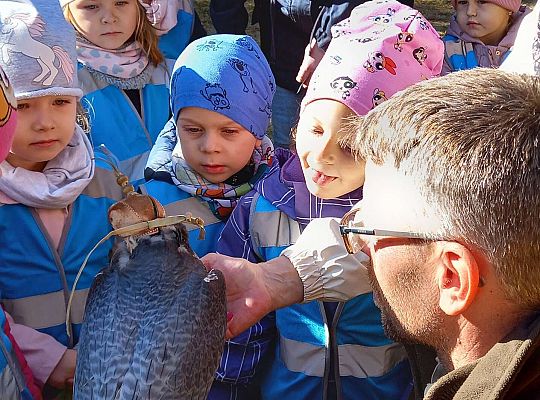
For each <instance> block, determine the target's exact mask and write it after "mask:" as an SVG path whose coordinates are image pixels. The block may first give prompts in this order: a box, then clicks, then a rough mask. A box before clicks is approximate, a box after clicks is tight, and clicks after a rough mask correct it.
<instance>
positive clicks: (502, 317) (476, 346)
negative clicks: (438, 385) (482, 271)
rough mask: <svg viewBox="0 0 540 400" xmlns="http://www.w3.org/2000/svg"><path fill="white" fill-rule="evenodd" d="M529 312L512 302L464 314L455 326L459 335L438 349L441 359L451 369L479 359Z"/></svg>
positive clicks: (458, 318) (524, 318)
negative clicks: (443, 347)
mask: <svg viewBox="0 0 540 400" xmlns="http://www.w3.org/2000/svg"><path fill="white" fill-rule="evenodd" d="M494 310H497V311H496V312H494ZM475 311H480V310H475ZM529 315H530V314H526V313H524V312H523V311H522V310H521V309H519V308H518V307H517V306H515V305H513V304H510V303H509V302H508V303H506V304H501V303H499V304H493V305H492V306H491V307H490V309H489V310H484V311H483V312H470V313H467V314H466V315H460V316H458V317H457V321H455V323H456V324H457V325H456V326H455V329H454V331H455V332H456V335H455V339H451V340H452V341H448V342H447V346H446V349H438V350H437V355H438V357H439V360H440V361H441V363H442V364H443V366H444V367H445V369H446V370H447V371H451V370H454V369H458V368H460V367H463V366H465V365H467V364H470V363H472V362H475V361H476V360H478V359H479V358H481V357H483V356H484V355H486V354H487V353H488V352H489V350H491V349H492V348H493V346H495V345H496V344H497V343H498V342H500V341H502V340H503V339H504V338H505V337H506V336H508V335H509V334H510V333H511V332H512V331H513V330H514V329H515V328H516V327H517V326H519V325H520V324H521V323H523V321H524V320H526V319H527V317H528V316H529Z"/></svg>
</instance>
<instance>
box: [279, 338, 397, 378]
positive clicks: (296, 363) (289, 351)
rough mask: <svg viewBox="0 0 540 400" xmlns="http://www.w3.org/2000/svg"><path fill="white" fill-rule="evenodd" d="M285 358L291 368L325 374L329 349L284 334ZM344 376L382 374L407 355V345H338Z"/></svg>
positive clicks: (283, 348)
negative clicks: (326, 355) (327, 350)
mask: <svg viewBox="0 0 540 400" xmlns="http://www.w3.org/2000/svg"><path fill="white" fill-rule="evenodd" d="M280 353H281V359H282V361H283V362H284V363H285V365H286V366H287V369H289V371H294V372H301V373H303V374H305V375H308V376H317V377H321V378H322V377H324V367H325V354H326V348H325V347H322V346H315V345H312V344H310V343H305V342H299V341H296V340H292V339H287V338H285V337H283V336H281V337H280ZM338 353H339V373H340V375H341V376H354V377H356V378H370V377H377V376H382V375H384V374H386V373H388V372H389V371H390V370H391V369H392V368H394V367H395V366H396V365H397V364H398V363H399V362H400V361H402V360H404V359H406V358H407V354H406V352H405V349H404V348H403V346H401V345H400V344H397V343H391V344H388V345H385V346H377V347H368V346H362V345H358V344H343V345H339V346H338Z"/></svg>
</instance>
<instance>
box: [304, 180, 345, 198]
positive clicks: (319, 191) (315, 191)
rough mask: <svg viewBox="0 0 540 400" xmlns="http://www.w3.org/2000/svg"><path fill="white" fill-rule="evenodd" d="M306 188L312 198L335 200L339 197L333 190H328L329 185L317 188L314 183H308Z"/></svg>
mask: <svg viewBox="0 0 540 400" xmlns="http://www.w3.org/2000/svg"><path fill="white" fill-rule="evenodd" d="M307 188H308V190H309V193H311V194H312V195H313V196H316V197H318V198H319V199H335V198H336V197H339V196H341V194H340V193H337V194H336V190H335V188H330V187H329V185H327V186H319V185H317V184H316V183H312V182H308V183H307ZM342 194H344V193H342Z"/></svg>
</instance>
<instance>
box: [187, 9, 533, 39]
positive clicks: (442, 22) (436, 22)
mask: <svg viewBox="0 0 540 400" xmlns="http://www.w3.org/2000/svg"><path fill="white" fill-rule="evenodd" d="M218 1H219V0H218ZM208 2H209V0H195V5H196V8H197V11H198V13H199V15H200V17H201V20H202V21H203V24H204V25H205V27H206V28H207V30H208V32H209V33H214V32H215V31H214V30H213V28H212V22H211V21H210V17H209V16H208ZM523 3H524V4H528V5H529V6H532V5H534V4H535V3H536V0H525V1H523ZM246 5H247V8H248V10H249V11H251V10H252V9H253V0H247V1H246ZM415 7H416V8H417V9H418V10H420V12H421V13H422V14H424V16H425V17H426V18H427V19H428V20H429V21H430V22H431V23H432V25H433V26H434V27H435V29H437V31H439V33H441V34H444V32H445V30H446V27H447V26H448V21H449V20H450V16H451V15H452V5H451V3H450V0H418V1H415ZM247 33H248V34H250V35H252V36H254V37H255V38H258V30H257V25H252V26H249V27H248V32H247Z"/></svg>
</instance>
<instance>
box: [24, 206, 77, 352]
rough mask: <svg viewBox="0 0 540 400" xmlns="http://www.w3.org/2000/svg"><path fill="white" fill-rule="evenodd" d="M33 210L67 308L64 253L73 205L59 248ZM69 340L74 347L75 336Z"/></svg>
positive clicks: (68, 291) (65, 223) (70, 207)
mask: <svg viewBox="0 0 540 400" xmlns="http://www.w3.org/2000/svg"><path fill="white" fill-rule="evenodd" d="M31 212H32V216H33V217H34V221H35V222H36V224H37V226H38V228H39V230H40V231H41V233H42V234H43V236H44V237H45V240H46V241H47V244H48V245H49V249H50V250H51V254H52V255H53V258H54V262H55V265H56V269H57V270H58V274H59V275H60V281H61V282H62V287H63V292H64V305H65V306H66V310H67V305H68V301H69V295H70V293H71V288H70V287H69V286H68V283H67V278H66V271H65V268H64V264H63V263H62V253H63V252H64V246H65V243H66V240H67V234H68V233H69V229H70V227H71V221H72V218H73V207H72V206H68V214H67V217H66V221H65V222H64V228H63V229H62V235H61V236H60V241H59V244H58V250H57V249H56V248H55V246H54V243H53V240H52V238H51V236H50V235H49V232H47V229H46V228H45V226H44V225H43V222H42V221H41V218H40V217H39V214H38V213H37V211H36V209H35V208H32V209H31ZM66 333H67V332H66ZM68 340H69V342H68V348H70V349H72V348H73V347H74V342H73V338H72V337H69V336H68Z"/></svg>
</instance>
